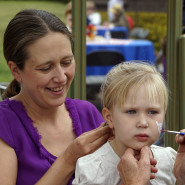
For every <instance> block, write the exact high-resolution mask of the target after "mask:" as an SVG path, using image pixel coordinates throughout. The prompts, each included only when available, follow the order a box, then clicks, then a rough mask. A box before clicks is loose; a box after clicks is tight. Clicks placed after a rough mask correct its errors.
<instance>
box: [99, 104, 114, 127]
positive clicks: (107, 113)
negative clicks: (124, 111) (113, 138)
mask: <svg viewBox="0 0 185 185" xmlns="http://www.w3.org/2000/svg"><path fill="white" fill-rule="evenodd" d="M102 115H103V118H104V120H105V121H106V122H107V124H108V125H109V127H110V128H114V125H113V121H112V112H111V111H110V110H109V109H108V108H107V107H104V108H103V110H102Z"/></svg>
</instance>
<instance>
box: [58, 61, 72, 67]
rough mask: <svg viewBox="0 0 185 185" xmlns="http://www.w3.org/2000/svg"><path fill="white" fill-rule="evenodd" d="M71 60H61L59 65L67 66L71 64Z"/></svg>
mask: <svg viewBox="0 0 185 185" xmlns="http://www.w3.org/2000/svg"><path fill="white" fill-rule="evenodd" d="M71 62H72V60H66V61H63V62H61V65H64V66H68V65H70V64H71Z"/></svg>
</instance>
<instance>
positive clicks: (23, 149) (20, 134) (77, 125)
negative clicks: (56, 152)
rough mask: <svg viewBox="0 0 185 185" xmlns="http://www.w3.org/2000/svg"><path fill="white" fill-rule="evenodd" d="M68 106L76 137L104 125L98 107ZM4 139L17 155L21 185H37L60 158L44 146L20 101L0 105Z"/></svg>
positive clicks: (74, 102)
mask: <svg viewBox="0 0 185 185" xmlns="http://www.w3.org/2000/svg"><path fill="white" fill-rule="evenodd" d="M65 105H66V107H67V109H68V111H69V113H70V116H71V119H72V122H73V130H74V133H75V134H76V137H78V136H79V135H81V134H82V133H83V132H86V131H89V130H92V129H94V128H96V127H98V126H99V125H100V124H101V123H102V122H103V121H104V120H103V118H102V116H101V114H100V113H99V111H98V110H97V109H96V107H95V106H94V105H92V104H91V103H89V102H87V101H83V100H78V99H70V98H66V101H65ZM0 138H2V139H3V140H4V141H5V142H6V143H8V144H9V145H10V146H11V147H12V148H14V150H15V152H16V155H17V159H18V174H17V183H16V184H17V185H23V184H24V185H33V184H35V183H36V182H37V181H38V180H39V179H40V178H41V177H42V176H43V175H44V173H45V172H46V171H47V170H48V169H49V168H50V166H51V165H52V164H53V162H54V161H55V160H56V158H57V157H56V156H53V155H52V154H51V153H49V152H48V151H47V150H46V149H45V148H44V146H43V145H42V144H41V142H40V139H41V136H40V135H39V134H38V132H37V129H36V128H35V127H34V126H33V124H32V120H31V119H30V118H29V117H28V115H27V113H26V111H25V109H24V107H23V105H22V103H21V102H19V101H15V100H12V101H10V100H9V99H6V100H4V101H2V102H0ZM61 173H62V172H61ZM73 176H74V175H73ZM72 180H73V177H71V179H70V181H69V183H68V185H71V184H72Z"/></svg>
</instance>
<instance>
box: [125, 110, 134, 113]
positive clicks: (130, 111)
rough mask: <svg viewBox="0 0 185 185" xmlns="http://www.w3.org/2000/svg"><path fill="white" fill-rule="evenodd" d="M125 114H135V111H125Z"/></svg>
mask: <svg viewBox="0 0 185 185" xmlns="http://www.w3.org/2000/svg"><path fill="white" fill-rule="evenodd" d="M127 113H128V114H135V113H136V111H135V110H129V111H127Z"/></svg>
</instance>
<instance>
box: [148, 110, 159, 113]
mask: <svg viewBox="0 0 185 185" xmlns="http://www.w3.org/2000/svg"><path fill="white" fill-rule="evenodd" d="M148 114H157V111H155V110H151V111H149V112H148Z"/></svg>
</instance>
